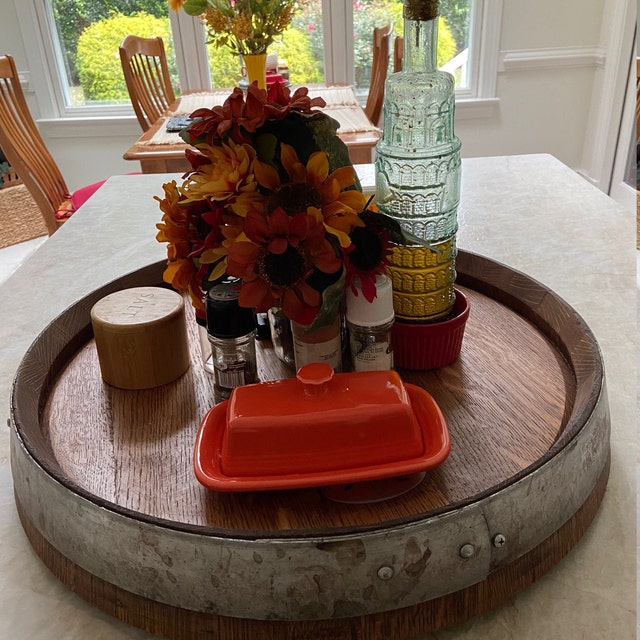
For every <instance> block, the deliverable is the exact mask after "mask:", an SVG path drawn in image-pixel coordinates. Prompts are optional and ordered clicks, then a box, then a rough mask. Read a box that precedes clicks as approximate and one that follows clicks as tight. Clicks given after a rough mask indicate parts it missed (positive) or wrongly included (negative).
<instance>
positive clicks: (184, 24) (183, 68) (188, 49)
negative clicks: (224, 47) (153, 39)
mask: <svg viewBox="0 0 640 640" xmlns="http://www.w3.org/2000/svg"><path fill="white" fill-rule="evenodd" d="M169 18H170V20H171V31H172V33H173V44H174V51H175V55H176V64H177V66H178V76H179V78H180V88H181V90H182V91H193V90H197V89H210V88H211V71H210V70H209V59H208V56H207V46H206V42H205V39H206V35H205V31H204V27H203V25H202V23H201V22H200V20H199V19H198V18H195V17H192V16H190V15H187V14H186V13H185V12H184V11H170V12H169Z"/></svg>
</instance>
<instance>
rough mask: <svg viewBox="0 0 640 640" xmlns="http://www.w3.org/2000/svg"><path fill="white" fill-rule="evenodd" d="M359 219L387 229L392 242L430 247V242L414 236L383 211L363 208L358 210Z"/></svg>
mask: <svg viewBox="0 0 640 640" xmlns="http://www.w3.org/2000/svg"><path fill="white" fill-rule="evenodd" d="M360 219H361V220H362V221H363V222H364V223H365V224H367V225H374V226H379V227H382V228H384V229H387V231H388V232H389V239H390V240H391V242H393V243H394V244H404V245H412V244H414V245H415V244H417V245H420V246H422V247H431V243H430V242H428V241H427V240H425V239H424V238H420V237H419V236H414V235H413V234H412V233H409V232H408V231H405V230H404V229H403V228H402V227H401V226H400V224H399V223H398V222H397V220H394V219H393V218H392V217H390V216H388V215H387V214H385V213H380V212H379V211H370V210H369V209H365V210H364V211H361V212H360Z"/></svg>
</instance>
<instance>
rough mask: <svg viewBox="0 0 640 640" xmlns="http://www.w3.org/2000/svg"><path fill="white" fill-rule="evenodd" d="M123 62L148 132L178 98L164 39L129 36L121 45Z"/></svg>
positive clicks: (138, 112)
mask: <svg viewBox="0 0 640 640" xmlns="http://www.w3.org/2000/svg"><path fill="white" fill-rule="evenodd" d="M120 61H121V62H122V71H123V73H124V79H125V82H126V83H127V89H128V91H129V97H130V98H131V104H132V105H133V110H134V111H135V113H136V117H137V118H138V122H139V123H140V126H141V127H142V130H143V131H147V129H149V128H150V127H151V125H152V124H153V123H154V122H155V121H156V120H157V119H158V118H159V117H160V116H161V115H162V114H163V113H164V112H165V111H166V110H167V109H168V107H169V105H170V104H171V103H172V102H173V101H174V100H175V99H176V98H175V93H174V91H173V87H172V86H171V78H170V76H169V66H168V64H167V56H166V53H165V49H164V43H163V42H162V38H141V37H140V36H135V35H128V36H127V37H126V38H125V39H124V40H123V41H122V43H121V44H120Z"/></svg>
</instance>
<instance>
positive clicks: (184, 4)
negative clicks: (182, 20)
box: [169, 0, 304, 55]
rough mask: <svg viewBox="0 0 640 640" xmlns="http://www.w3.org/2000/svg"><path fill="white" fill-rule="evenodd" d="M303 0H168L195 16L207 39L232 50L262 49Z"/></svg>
mask: <svg viewBox="0 0 640 640" xmlns="http://www.w3.org/2000/svg"><path fill="white" fill-rule="evenodd" d="M303 1H304V0H169V5H170V6H171V8H172V9H174V10H175V11H178V10H179V9H182V10H183V11H184V12H185V13H187V14H189V15H191V16H199V17H200V18H201V19H202V21H203V22H204V24H205V27H206V29H207V35H208V38H209V42H211V43H212V44H214V45H215V46H216V47H228V48H229V49H231V50H232V51H233V52H234V53H240V54H242V55H246V54H259V53H266V52H267V49H268V48H269V46H270V45H271V44H272V43H273V41H274V40H275V38H277V37H278V36H280V35H281V34H282V33H283V32H284V30H285V29H286V28H287V27H288V26H289V24H291V19H292V18H293V15H294V13H295V11H296V10H297V8H298V5H300V4H301V3H302V2H303Z"/></svg>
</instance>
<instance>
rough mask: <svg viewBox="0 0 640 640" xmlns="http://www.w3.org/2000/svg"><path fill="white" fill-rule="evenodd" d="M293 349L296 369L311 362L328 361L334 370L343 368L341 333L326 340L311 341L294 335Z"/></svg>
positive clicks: (338, 370)
mask: <svg viewBox="0 0 640 640" xmlns="http://www.w3.org/2000/svg"><path fill="white" fill-rule="evenodd" d="M293 350H294V355H295V359H296V369H299V368H300V367H303V366H304V365H305V364H309V363H311V362H326V363H327V364H330V365H331V366H332V367H333V369H334V371H337V372H340V371H341V369H342V348H341V343H340V334H338V335H337V336H335V337H334V338H331V339H330V340H326V341H325V342H316V343H309V342H303V341H302V340H300V338H298V337H296V336H294V337H293Z"/></svg>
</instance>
